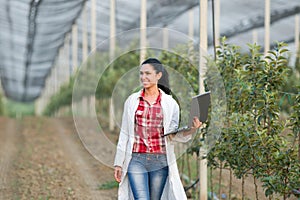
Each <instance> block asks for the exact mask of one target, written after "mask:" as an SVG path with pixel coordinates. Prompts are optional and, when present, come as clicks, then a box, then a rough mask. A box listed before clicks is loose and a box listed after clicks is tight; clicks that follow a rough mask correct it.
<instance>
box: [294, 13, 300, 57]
mask: <svg viewBox="0 0 300 200" xmlns="http://www.w3.org/2000/svg"><path fill="white" fill-rule="evenodd" d="M299 26H300V15H299V14H297V15H295V48H296V51H295V52H296V55H297V53H298V51H299V48H300V47H299V39H300V38H299V37H300V27H299Z"/></svg>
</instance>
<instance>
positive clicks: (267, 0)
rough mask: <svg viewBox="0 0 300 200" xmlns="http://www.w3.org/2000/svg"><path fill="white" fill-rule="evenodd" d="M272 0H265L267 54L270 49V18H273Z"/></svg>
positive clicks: (265, 51)
mask: <svg viewBox="0 0 300 200" xmlns="http://www.w3.org/2000/svg"><path fill="white" fill-rule="evenodd" d="M270 4H271V2H270V0H265V50H264V53H265V55H266V54H267V52H268V51H269V50H270V20H271V10H270V8H271V6H270Z"/></svg>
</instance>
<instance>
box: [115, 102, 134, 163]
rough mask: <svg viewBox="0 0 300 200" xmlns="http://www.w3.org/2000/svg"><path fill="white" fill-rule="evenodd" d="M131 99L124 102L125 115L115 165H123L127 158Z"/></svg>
mask: <svg viewBox="0 0 300 200" xmlns="http://www.w3.org/2000/svg"><path fill="white" fill-rule="evenodd" d="M128 101H129V100H126V102H125V104H124V111H123V116H122V124H121V130H120V135H119V139H118V144H117V151H116V155H115V161H114V166H121V167H122V165H123V163H124V160H125V154H126V147H127V143H128V138H129V127H128V126H129V124H128V122H129V119H128V118H129V116H130V115H128V111H129V105H128V104H129V102H128Z"/></svg>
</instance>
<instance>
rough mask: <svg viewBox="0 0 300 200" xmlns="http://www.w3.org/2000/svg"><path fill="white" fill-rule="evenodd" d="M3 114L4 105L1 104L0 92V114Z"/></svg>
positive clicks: (0, 95)
mask: <svg viewBox="0 0 300 200" xmlns="http://www.w3.org/2000/svg"><path fill="white" fill-rule="evenodd" d="M3 114H4V106H3V96H2V94H1V93H0V115H3Z"/></svg>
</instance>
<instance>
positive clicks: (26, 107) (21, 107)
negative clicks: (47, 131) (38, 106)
mask: <svg viewBox="0 0 300 200" xmlns="http://www.w3.org/2000/svg"><path fill="white" fill-rule="evenodd" d="M3 106H4V110H3V111H4V115H6V116H9V117H13V118H14V117H22V116H31V115H34V114H35V112H34V110H35V106H34V103H20V102H16V101H12V100H6V101H4V102H3Z"/></svg>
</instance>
